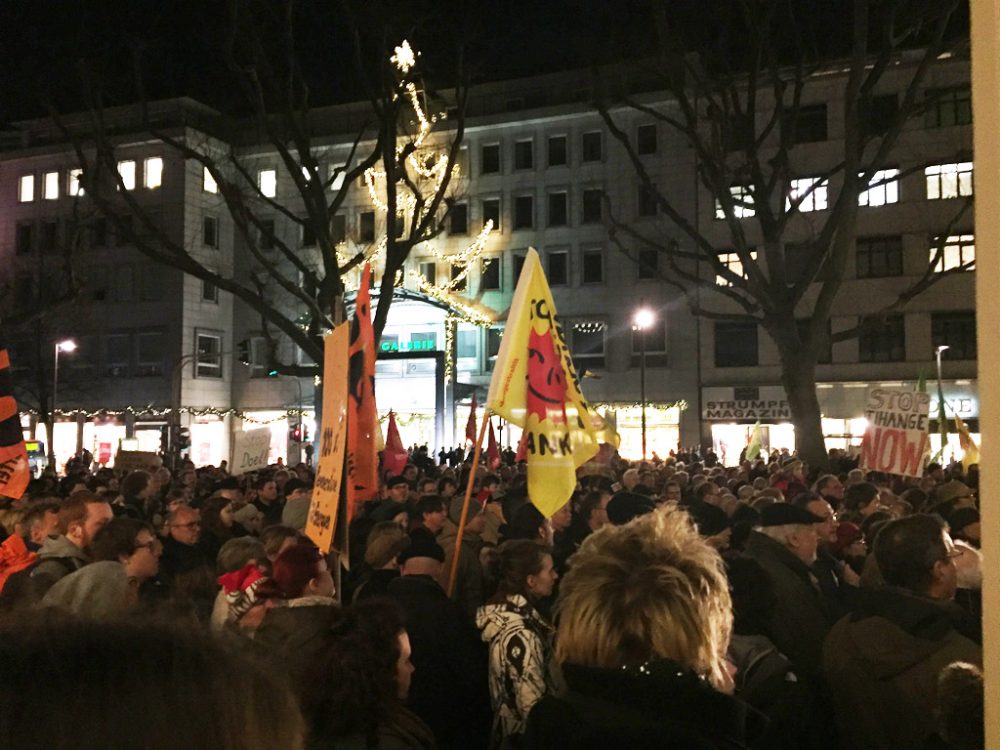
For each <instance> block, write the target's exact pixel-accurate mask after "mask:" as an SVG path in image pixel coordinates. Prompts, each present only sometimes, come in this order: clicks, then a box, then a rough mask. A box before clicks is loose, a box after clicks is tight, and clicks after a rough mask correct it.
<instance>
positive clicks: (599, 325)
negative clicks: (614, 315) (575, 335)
mask: <svg viewBox="0 0 1000 750" xmlns="http://www.w3.org/2000/svg"><path fill="white" fill-rule="evenodd" d="M607 327H608V324H607V323H603V322H600V321H590V322H586V323H574V324H573V330H574V331H579V332H580V333H600V332H601V331H604V330H607Z"/></svg>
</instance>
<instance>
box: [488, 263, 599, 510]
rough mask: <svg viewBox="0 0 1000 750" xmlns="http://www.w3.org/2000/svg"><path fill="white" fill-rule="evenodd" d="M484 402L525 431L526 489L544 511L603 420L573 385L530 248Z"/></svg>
mask: <svg viewBox="0 0 1000 750" xmlns="http://www.w3.org/2000/svg"><path fill="white" fill-rule="evenodd" d="M486 408H487V409H489V410H490V411H491V412H493V413H494V414H497V415H499V416H501V417H503V418H504V419H506V420H508V421H509V422H511V423H513V424H516V425H518V426H519V427H521V428H522V429H523V430H524V431H525V437H524V441H525V447H526V454H527V461H528V497H529V498H530V499H531V502H532V503H534V505H535V507H537V508H538V509H539V510H540V511H541V512H542V514H543V515H545V517H546V518H548V517H549V516H551V515H552V514H553V513H555V512H556V511H557V510H559V508H561V507H562V506H563V505H565V504H566V502H567V501H568V500H569V499H570V496H571V495H572V494H573V490H574V489H575V488H576V469H577V467H579V466H581V465H582V464H584V463H585V462H586V461H588V460H589V459H590V458H592V457H593V456H594V455H595V454H596V453H597V449H598V444H597V443H598V436H597V433H598V431H599V430H601V429H603V424H602V421H601V418H600V417H599V416H598V415H597V414H596V413H594V412H593V411H592V410H591V408H590V406H589V405H588V404H587V402H586V400H585V399H584V398H583V393H581V391H580V382H579V380H578V379H577V376H576V371H575V369H574V368H573V360H572V358H571V357H570V353H569V349H568V348H567V346H566V342H565V340H564V339H563V334H562V328H561V326H560V324H559V320H558V318H557V317H556V306H555V304H554V303H553V302H552V292H551V291H550V290H549V284H548V281H546V279H545V274H544V272H543V271H542V264H541V262H540V261H539V259H538V253H537V252H536V251H535V249H534V248H531V249H529V250H528V255H527V257H526V258H525V259H524V267H523V269H522V270H521V277H520V279H518V282H517V289H516V290H515V291H514V299H513V300H512V301H511V305H510V313H509V315H508V317H507V327H506V329H505V330H504V333H503V338H502V339H501V341H500V352H499V354H498V355H497V361H496V366H495V368H494V370H493V378H492V380H491V381H490V391H489V395H488V396H487V399H486Z"/></svg>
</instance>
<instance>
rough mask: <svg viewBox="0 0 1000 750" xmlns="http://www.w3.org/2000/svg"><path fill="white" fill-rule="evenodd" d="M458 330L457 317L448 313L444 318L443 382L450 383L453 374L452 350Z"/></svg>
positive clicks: (453, 359) (453, 360)
mask: <svg viewBox="0 0 1000 750" xmlns="http://www.w3.org/2000/svg"><path fill="white" fill-rule="evenodd" d="M457 330H458V318H456V317H455V316H454V315H452V314H451V313H449V314H448V315H447V316H446V317H445V319H444V384H445V386H447V385H448V384H449V383H451V379H452V376H453V375H454V374H455V358H454V356H452V352H453V351H454V349H455V338H456V336H457Z"/></svg>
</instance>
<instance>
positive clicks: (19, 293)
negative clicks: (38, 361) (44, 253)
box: [14, 274, 35, 361]
mask: <svg viewBox="0 0 1000 750" xmlns="http://www.w3.org/2000/svg"><path fill="white" fill-rule="evenodd" d="M34 304H35V279H34V278H33V277H32V276H31V275H30V274H19V275H18V277H17V281H16V282H15V284H14V307H16V308H18V309H21V310H26V309H28V308H29V307H32V306H33V305H34ZM25 361H27V360H25Z"/></svg>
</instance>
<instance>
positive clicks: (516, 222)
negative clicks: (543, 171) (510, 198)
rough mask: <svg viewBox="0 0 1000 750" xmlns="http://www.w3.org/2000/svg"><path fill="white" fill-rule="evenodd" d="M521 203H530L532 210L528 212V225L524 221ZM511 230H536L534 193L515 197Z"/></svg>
mask: <svg viewBox="0 0 1000 750" xmlns="http://www.w3.org/2000/svg"><path fill="white" fill-rule="evenodd" d="M521 201H528V202H529V203H530V210H529V211H528V220H527V223H525V222H524V221H523V219H524V216H522V213H521V209H522V206H521ZM511 224H512V226H511V229H512V230H513V231H517V230H520V229H534V228H535V195H534V193H521V194H519V195H515V196H514V217H513V221H512V222H511Z"/></svg>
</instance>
